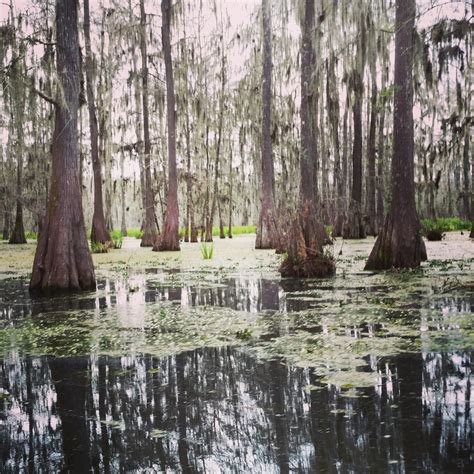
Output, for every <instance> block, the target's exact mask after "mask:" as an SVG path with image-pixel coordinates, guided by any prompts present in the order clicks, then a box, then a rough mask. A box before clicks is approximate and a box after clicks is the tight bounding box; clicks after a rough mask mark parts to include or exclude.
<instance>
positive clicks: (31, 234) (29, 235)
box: [25, 230, 38, 240]
mask: <svg viewBox="0 0 474 474" xmlns="http://www.w3.org/2000/svg"><path fill="white" fill-rule="evenodd" d="M25 237H26V238H27V239H30V240H38V232H34V231H32V230H29V231H28V232H25Z"/></svg>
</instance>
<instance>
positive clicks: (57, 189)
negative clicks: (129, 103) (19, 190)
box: [30, 0, 95, 292]
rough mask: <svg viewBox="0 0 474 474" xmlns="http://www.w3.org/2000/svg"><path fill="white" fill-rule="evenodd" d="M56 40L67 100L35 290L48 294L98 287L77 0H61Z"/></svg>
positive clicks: (60, 109) (57, 131)
mask: <svg viewBox="0 0 474 474" xmlns="http://www.w3.org/2000/svg"><path fill="white" fill-rule="evenodd" d="M56 43H57V46H56V50H57V54H56V62H57V71H58V77H59V81H60V85H61V88H62V98H61V99H60V102H59V103H58V104H57V106H56V110H55V127H54V134H53V145H52V177H51V188H50V193H49V203H48V210H47V215H46V219H45V223H44V225H43V229H42V232H41V234H40V237H39V241H38V246H37V248H36V254H35V260H34V264H33V274H32V277H31V282H30V289H31V290H39V291H43V292H48V291H49V292H51V291H52V292H54V291H71V290H90V289H94V288H95V274H94V267H93V264H92V258H91V255H90V252H89V246H88V243H87V236H86V228H85V225H84V215H83V212H82V202H81V189H80V185H79V175H78V137H77V111H78V107H79V89H80V84H79V83H80V78H79V40H78V30H77V0H56Z"/></svg>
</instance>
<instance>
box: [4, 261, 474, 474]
mask: <svg viewBox="0 0 474 474" xmlns="http://www.w3.org/2000/svg"><path fill="white" fill-rule="evenodd" d="M364 278H365V280H364V281H363V282H362V285H361V284H357V282H359V281H360V279H361V278H360V277H358V278H357V279H355V278H353V279H351V278H348V279H341V278H339V279H336V280H327V281H324V282H316V281H307V282H298V281H294V280H286V281H283V282H281V281H277V280H272V279H260V278H258V277H256V276H253V275H247V276H242V277H229V276H228V277H218V276H216V275H214V274H212V273H209V274H206V273H202V274H200V275H199V276H197V277H196V275H191V274H185V273H180V272H161V273H160V272H156V271H153V270H150V271H149V272H147V273H146V274H139V273H137V274H131V275H126V276H123V277H121V276H117V275H115V276H113V277H111V278H104V279H103V280H101V281H100V282H99V285H98V291H97V292H96V293H90V294H86V295H81V296H80V297H79V296H76V297H64V298H55V299H48V298H46V299H39V300H31V299H30V297H29V295H28V291H27V287H26V282H25V281H24V280H5V281H2V282H1V285H0V286H1V294H0V317H1V323H2V333H1V335H0V346H1V347H2V350H3V354H4V355H3V358H2V359H1V372H0V384H1V387H2V388H1V392H0V444H1V448H2V449H1V455H2V469H1V471H2V472H28V471H29V472H58V471H61V470H65V471H67V470H70V471H74V472H87V471H89V470H93V471H94V472H144V471H145V472H162V471H163V472H255V473H266V472H269V473H273V472H283V473H284V472H341V473H345V472H364V473H365V472H375V473H379V472H384V473H385V472H397V473H398V472H410V473H411V472H427V473H428V472H429V473H433V472H440V473H445V472H456V473H457V472H473V471H474V449H473V441H472V440H473V433H472V423H473V420H474V388H473V382H474V377H473V375H472V364H473V359H474V351H473V350H472V347H473V345H472V344H471V345H470V341H472V338H473V332H472V309H473V306H474V298H473V294H472V289H471V290H469V291H464V290H456V289H454V290H452V288H451V287H448V289H449V290H450V291H444V292H441V291H440V292H438V294H436V295H435V296H433V295H432V296H431V297H430V298H426V294H425V293H426V288H421V289H420V288H419V287H416V288H417V289H416V290H414V289H413V287H414V285H412V284H411V283H410V285H409V286H406V287H405V286H404V285H405V283H404V280H403V277H401V279H395V280H393V281H392V280H390V281H383V282H382V283H381V282H380V280H378V279H374V277H371V276H370V275H369V276H365V277H364ZM371 278H372V280H371ZM415 278H417V277H416V276H415ZM430 291H431V292H432V293H433V290H432V288H430ZM435 293H436V292H435ZM400 294H405V295H406V300H401V299H400ZM195 311H197V312H195ZM170 314H171V315H172V319H168V318H171V316H169V315H170ZM242 314H245V315H246V316H245V318H244V319H243V321H241V323H242V325H240V326H235V327H234V326H233V325H232V321H233V320H235V319H238V318H239V317H241V316H239V315H242ZM367 314H369V316H367ZM189 315H191V316H189ZM374 315H375V316H374ZM196 316H199V318H201V319H199V320H198V322H197V324H195V318H196ZM186 318H188V319H186ZM193 318H194V319H193ZM213 318H216V319H217V321H218V324H219V330H220V327H221V326H222V324H223V322H224V323H225V324H227V325H228V326H226V327H227V330H226V331H224V332H222V333H219V334H218V335H217V336H216V338H215V340H214V339H213V338H212V337H211V334H210V333H212V331H213V330H216V331H217V329H216V328H214V326H212V325H211V326H208V325H209V324H211V323H209V321H208V319H209V320H212V319H213ZM219 318H220V319H219ZM150 320H152V324H150V323H149V321H150ZM183 320H184V323H183V327H181V326H180V321H183ZM239 324H240V323H239ZM201 325H203V327H204V329H203V330H202V332H199V331H200V326H201ZM247 328H249V329H247ZM188 332H191V333H193V334H194V336H193V337H194V339H192V338H191V340H190V339H189V337H188V334H187V333H188ZM208 333H209V334H208ZM157 334H158V335H159V338H158V339H156V337H157ZM302 338H303V339H302ZM182 339H185V344H184V345H183V347H188V346H187V345H186V344H188V345H189V347H192V348H193V349H192V350H186V351H184V352H179V351H180V350H181V345H180V344H181V342H180V341H181V340H182ZM116 340H117V341H119V342H120V344H115V342H116ZM226 341H227V342H226ZM239 341H240V343H239ZM328 341H329V342H328ZM229 342H231V345H229ZM375 342H377V344H375ZM322 343H324V347H320V345H321V344H322ZM381 343H383V344H384V345H383V346H381V345H380V344H381ZM389 343H390V344H392V345H387V344H389ZM342 344H344V345H342ZM354 344H357V345H356V346H355V345H354ZM374 344H375V345H374ZM173 345H174V346H175V350H174V351H173V350H171V349H172V348H173V347H174V346H173ZM199 345H202V346H203V347H197V346H199ZM363 345H366V346H367V347H365V346H364V347H362V346H363ZM397 345H402V346H403V347H405V345H406V347H407V348H409V349H410V350H409V351H408V350H407V351H405V350H404V349H403V350H394V348H395V346H397ZM205 346H207V347H205ZM209 346H211V347H209ZM195 347H196V348H195ZM341 348H346V349H347V351H348V352H350V351H353V352H354V354H353V357H351V358H350V360H345V358H347V354H345V353H344V350H346V349H341ZM398 349H400V348H398ZM166 352H168V354H172V355H163V354H165V353H166ZM176 352H178V353H176ZM303 353H304V357H303V356H302V355H301V354H303ZM45 354H47V355H45ZM58 354H59V355H63V356H64V357H57V355H58ZM157 354H161V355H157ZM339 359H343V360H344V362H339ZM335 361H338V364H339V365H334V364H335ZM347 374H352V376H351V378H350V379H347ZM354 374H355V375H356V377H355V379H354ZM369 375H370V376H371V378H370V379H369V382H367V381H366V378H367V376H369ZM328 377H329V378H328ZM331 377H333V378H331ZM338 377H339V378H338ZM341 377H342V378H341ZM344 377H345V378H344ZM358 378H359V379H360V380H361V381H362V380H364V383H360V384H359V383H358V380H357V379H358ZM338 380H340V382H339V383H337V381H338ZM348 380H350V383H348Z"/></svg>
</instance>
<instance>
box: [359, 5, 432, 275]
mask: <svg viewBox="0 0 474 474" xmlns="http://www.w3.org/2000/svg"><path fill="white" fill-rule="evenodd" d="M415 13H416V5H415V0H397V2H396V20H395V32H396V33H395V108H394V116H393V158H392V201H391V204H390V211H389V213H388V214H387V217H386V219H385V224H384V227H383V228H382V230H381V232H380V234H379V236H378V238H377V241H376V242H375V245H374V248H373V249H372V252H371V254H370V256H369V259H368V261H367V264H366V266H365V269H366V270H383V269H388V268H392V267H394V268H414V267H418V266H419V265H420V262H421V261H422V260H426V248H425V244H424V242H423V239H422V238H421V235H420V221H419V219H418V214H417V212H416V206H415V183H414V156H413V155H414V138H413V135H414V130H413V49H414V41H415V31H414V30H415Z"/></svg>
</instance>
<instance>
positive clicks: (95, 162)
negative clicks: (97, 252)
mask: <svg viewBox="0 0 474 474" xmlns="http://www.w3.org/2000/svg"><path fill="white" fill-rule="evenodd" d="M84 40H85V41H84V42H85V52H86V58H85V62H86V94H87V109H88V112H89V127H90V140H91V157H92V169H93V173H94V213H93V216H92V230H91V241H93V242H100V243H101V244H106V243H107V242H110V241H111V239H110V234H109V232H108V230H107V227H106V225H105V216H104V201H103V195H102V169H101V168H102V167H101V163H100V159H99V128H98V125H97V114H96V107H95V99H94V79H93V73H94V64H93V59H92V51H91V37H90V12H89V0H84Z"/></svg>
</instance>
